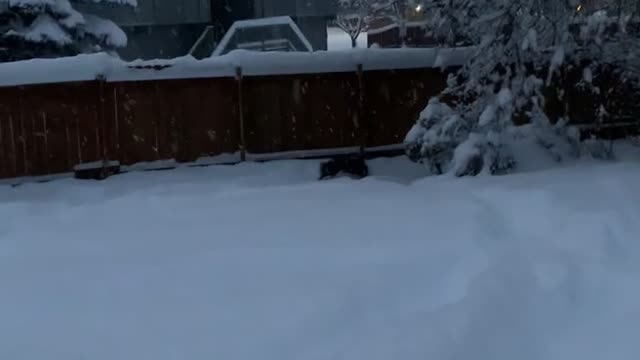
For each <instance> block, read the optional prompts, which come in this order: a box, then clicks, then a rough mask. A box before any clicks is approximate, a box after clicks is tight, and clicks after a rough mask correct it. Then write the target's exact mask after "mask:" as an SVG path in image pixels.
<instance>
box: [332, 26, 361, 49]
mask: <svg viewBox="0 0 640 360" xmlns="http://www.w3.org/2000/svg"><path fill="white" fill-rule="evenodd" d="M367 36H368V35H367V32H362V33H360V35H359V36H358V39H357V40H356V45H357V47H358V48H367V47H368V38H367ZM348 49H351V38H349V35H348V34H347V33H346V32H344V31H342V30H340V29H339V28H336V27H330V28H327V50H329V51H336V50H338V51H339V50H348Z"/></svg>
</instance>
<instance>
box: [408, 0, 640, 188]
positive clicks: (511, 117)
mask: <svg viewBox="0 0 640 360" xmlns="http://www.w3.org/2000/svg"><path fill="white" fill-rule="evenodd" d="M574 3H575V1H568V2H562V1H546V2H545V1H531V0H451V1H449V2H448V3H447V4H446V5H445V6H444V7H442V8H438V9H435V10H434V13H435V14H436V15H437V16H436V18H438V21H436V22H435V23H436V24H438V25H439V26H440V27H441V28H442V29H443V30H444V31H446V32H455V34H454V35H455V36H453V38H457V37H459V36H463V37H467V38H469V39H472V41H473V43H475V44H478V46H477V47H476V48H475V49H476V50H475V51H474V54H473V55H472V56H471V57H470V58H469V62H467V63H466V64H465V65H464V67H462V69H461V70H460V71H459V72H458V73H457V75H456V76H454V77H451V78H450V81H449V86H448V88H447V89H446V90H445V92H444V93H443V94H442V95H444V99H446V100H441V99H440V98H439V97H437V98H434V99H432V100H431V101H430V102H429V104H428V105H427V108H426V109H425V111H424V112H423V113H422V114H421V116H420V118H419V119H418V121H417V123H416V125H415V126H414V128H413V129H412V130H411V131H410V132H409V134H408V136H407V138H406V142H407V152H408V154H409V155H410V156H411V158H413V159H414V160H416V161H419V162H422V163H424V164H426V165H427V167H428V168H430V169H431V170H432V172H433V173H434V174H442V173H452V174H454V175H456V176H466V175H477V174H479V173H482V172H486V173H491V174H500V173H504V172H506V171H509V170H510V169H511V168H512V167H514V166H515V162H514V158H513V156H512V155H511V151H510V148H509V142H510V140H511V139H510V136H511V135H512V134H513V133H514V131H513V127H514V125H518V124H520V123H527V124H529V125H528V128H529V131H528V132H527V134H528V135H527V136H529V137H532V138H534V139H535V141H536V142H538V143H539V144H540V145H541V146H543V147H544V148H546V149H548V150H550V154H551V155H552V156H553V157H555V158H557V159H558V160H561V159H563V158H565V157H569V156H579V155H581V154H583V153H585V152H586V153H587V154H589V155H595V156H608V155H609V154H607V153H606V151H604V152H603V151H600V150H606V147H604V146H593V144H592V143H591V144H590V143H587V144H583V143H581V139H580V138H579V136H577V133H576V131H575V130H574V129H571V128H570V127H568V126H565V125H566V124H570V123H575V122H583V123H584V122H588V123H592V124H595V125H596V126H597V125H598V124H599V123H603V122H604V121H605V120H606V119H607V118H610V115H611V114H612V113H613V112H615V111H619V106H618V105H619V104H620V102H618V101H617V100H618V99H620V98H622V97H629V98H632V97H633V96H634V94H637V93H638V91H639V89H640V34H639V33H638V30H637V29H632V28H630V27H628V26H627V25H628V23H629V22H630V21H634V22H635V25H637V24H638V23H639V20H638V19H637V18H635V19H634V18H632V16H630V15H629V16H628V15H625V14H624V13H622V12H620V11H609V12H606V11H598V12H595V13H583V12H581V11H580V10H576V4H574ZM609 10H613V9H609ZM576 74H578V76H576ZM576 89H578V91H576ZM624 91H627V94H624V93H623V92H624ZM569 94H571V95H574V96H573V97H572V98H571V99H569V98H568V96H567V95H569ZM575 95H578V97H577V98H576V96H575ZM580 95H584V97H585V98H584V99H583V100H584V101H581V99H580ZM587 99H588V100H589V101H586V100H587ZM445 103H446V104H445ZM551 104H553V105H556V108H555V109H554V111H550V108H551V107H550V106H549V105H551ZM557 105H559V106H557ZM571 106H572V107H573V108H571ZM580 107H588V111H583V112H582V113H580V114H579V116H578V117H579V118H575V117H574V116H575V115H576V114H577V113H578V111H576V108H580ZM627 110H628V109H627ZM618 117H619V116H618ZM639 125H640V124H639ZM519 133H522V132H519ZM599 149H600V150H599ZM594 152H595V153H594Z"/></svg>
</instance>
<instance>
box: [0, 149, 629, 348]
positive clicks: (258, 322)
mask: <svg viewBox="0 0 640 360" xmlns="http://www.w3.org/2000/svg"><path fill="white" fill-rule="evenodd" d="M370 165H371V168H372V173H373V176H372V177H370V178H367V179H364V180H360V181H355V180H348V179H345V178H342V179H335V180H331V181H325V182H318V181H316V180H315V177H316V175H317V162H316V161H280V162H273V163H266V164H241V165H238V166H230V167H225V166H218V167H209V168H182V169H179V170H174V171H167V172H146V173H130V174H126V175H121V176H116V177H113V178H110V179H108V180H107V181H104V182H81V181H75V180H59V181H54V182H51V183H47V184H28V185H23V186H20V187H17V188H11V187H0V219H2V220H1V221H0V359H12V360H15V359H26V360H35V359H37V360H45V359H46V360H58V359H64V360H71V359H91V360H102V359H104V360H114V359H119V360H128V359H130V360H169V359H171V360H174V359H175V360H184V359H188V360H201V359H202V360H204V359H207V360H210V359H224V360H240V359H242V360H249V359H251V360H256V359H274V360H275V359H277V360H286V359H291V360H301V359H305V360H306V359H318V360H320V359H322V360H326V359H345V360H355V359H367V360H374V359H381V360H389V359H404V360H408V359H447V360H452V359H465V360H468V359H482V360H514V359H518V360H528V359H531V360H533V359H536V360H538V359H558V360H568V359H580V360H589V359H593V360H602V359H617V360H618V359H637V358H638V357H639V356H640V342H638V334H639V333H640V242H639V241H638V240H640V187H638V184H640V166H639V165H640V163H638V162H637V161H635V162H634V161H627V162H619V163H614V164H611V163H598V162H588V163H583V164H578V165H575V166H571V167H567V168H556V169H552V170H546V171H538V172H531V173H526V174H518V175H510V176H505V177H493V178H491V177H480V178H474V179H452V178H449V177H436V178H424V179H423V178H421V176H422V175H423V169H422V168H420V167H418V166H416V165H414V164H411V163H409V162H408V161H407V160H405V159H403V158H395V159H380V160H374V161H372V162H371V163H370Z"/></svg>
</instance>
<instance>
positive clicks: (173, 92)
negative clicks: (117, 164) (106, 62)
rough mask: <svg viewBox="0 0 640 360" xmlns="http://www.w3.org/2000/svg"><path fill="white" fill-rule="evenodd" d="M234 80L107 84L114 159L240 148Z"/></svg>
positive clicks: (183, 157)
mask: <svg viewBox="0 0 640 360" xmlns="http://www.w3.org/2000/svg"><path fill="white" fill-rule="evenodd" d="M234 84H235V82H234V80H233V79H185V80H164V81H140V82H122V83H116V84H110V85H109V87H110V88H111V89H112V91H113V90H115V92H114V94H113V95H112V96H111V98H112V99H113V100H112V101H113V103H114V104H115V109H114V110H113V111H107V115H106V116H107V117H108V118H109V117H112V120H111V121H112V122H113V124H111V125H110V129H111V128H112V129H113V130H109V133H112V134H113V133H115V134H116V138H115V139H114V141H113V142H114V146H115V148H116V149H117V157H118V159H119V160H120V161H121V162H122V163H123V164H126V165H130V164H134V163H137V162H143V161H154V160H165V159H176V160H178V161H183V162H185V161H194V160H196V159H197V158H199V157H203V156H213V155H219V154H222V153H225V152H235V151H237V150H238V142H239V140H238V139H239V130H238V126H239V121H238V118H237V113H238V110H237V105H236V103H237V91H234V89H235V85H234Z"/></svg>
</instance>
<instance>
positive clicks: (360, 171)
mask: <svg viewBox="0 0 640 360" xmlns="http://www.w3.org/2000/svg"><path fill="white" fill-rule="evenodd" d="M341 173H345V174H349V175H351V176H352V177H355V178H358V179H362V178H364V177H367V176H368V175H369V167H368V166H367V163H366V162H365V161H364V159H363V158H362V157H353V156H341V157H334V158H332V159H331V160H329V161H326V162H323V163H322V164H320V180H323V179H329V178H332V177H335V176H337V175H339V174H341Z"/></svg>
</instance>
